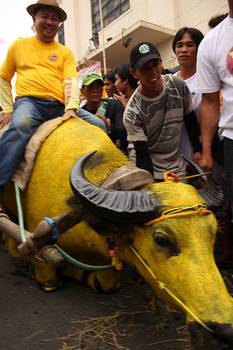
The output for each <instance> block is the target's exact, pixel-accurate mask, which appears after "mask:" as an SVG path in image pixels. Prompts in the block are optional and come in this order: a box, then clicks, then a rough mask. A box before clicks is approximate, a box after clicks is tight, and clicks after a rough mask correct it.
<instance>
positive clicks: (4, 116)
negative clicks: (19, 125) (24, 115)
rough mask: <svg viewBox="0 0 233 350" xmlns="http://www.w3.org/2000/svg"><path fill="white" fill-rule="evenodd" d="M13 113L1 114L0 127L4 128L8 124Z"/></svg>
mask: <svg viewBox="0 0 233 350" xmlns="http://www.w3.org/2000/svg"><path fill="white" fill-rule="evenodd" d="M12 116H13V113H5V114H3V113H2V114H0V129H3V128H4V127H5V126H6V125H7V124H9V123H10V122H11V119H12Z"/></svg>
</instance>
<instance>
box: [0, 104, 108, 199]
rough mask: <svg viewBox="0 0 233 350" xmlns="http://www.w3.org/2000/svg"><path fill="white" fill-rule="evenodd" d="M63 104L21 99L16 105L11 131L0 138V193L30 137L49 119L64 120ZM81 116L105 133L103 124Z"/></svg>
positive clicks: (88, 116) (85, 115)
mask: <svg viewBox="0 0 233 350" xmlns="http://www.w3.org/2000/svg"><path fill="white" fill-rule="evenodd" d="M63 114H64V105H63V104H62V103H61V102H59V101H56V100H54V99H41V98H34V97H20V98H18V99H16V102H15V104H14V111H13V118H12V121H11V123H10V125H9V128H8V129H7V130H6V131H5V132H4V134H3V135H2V137H1V138H0V193H1V192H2V191H3V189H4V187H5V186H6V185H7V183H9V182H10V180H11V178H12V177H13V175H14V173H15V171H16V169H17V167H18V165H19V163H20V161H21V159H22V158H23V155H24V150H25V147H26V144H27V142H28V141H29V139H30V137H31V136H32V135H33V133H34V132H35V131H36V129H37V128H38V127H39V126H40V125H41V124H42V123H43V122H46V121H47V120H50V119H53V118H56V117H61V116H63ZM78 114H79V117H80V118H82V119H84V120H86V121H87V122H89V123H91V124H94V125H96V126H99V127H100V128H102V129H103V130H104V131H106V128H105V124H104V122H103V121H102V120H101V119H99V118H98V117H96V116H94V115H92V114H91V113H89V112H87V111H85V110H83V109H80V111H79V113H78Z"/></svg>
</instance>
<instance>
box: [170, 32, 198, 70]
mask: <svg viewBox="0 0 233 350" xmlns="http://www.w3.org/2000/svg"><path fill="white" fill-rule="evenodd" d="M175 53H176V57H177V60H178V63H179V65H180V66H181V67H182V66H184V67H185V66H186V67H196V57H197V47H196V44H195V42H194V40H193V39H192V37H191V35H190V34H189V33H184V35H183V37H182V39H181V40H179V41H177V43H176V47H175Z"/></svg>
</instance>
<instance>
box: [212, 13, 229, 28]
mask: <svg viewBox="0 0 233 350" xmlns="http://www.w3.org/2000/svg"><path fill="white" fill-rule="evenodd" d="M227 16H228V13H224V14H222V15H216V16H213V17H211V19H210V20H209V22H208V26H209V28H211V29H213V28H215V27H216V26H217V25H218V24H219V23H221V22H222V21H223V20H224V19H225V18H226V17H227Z"/></svg>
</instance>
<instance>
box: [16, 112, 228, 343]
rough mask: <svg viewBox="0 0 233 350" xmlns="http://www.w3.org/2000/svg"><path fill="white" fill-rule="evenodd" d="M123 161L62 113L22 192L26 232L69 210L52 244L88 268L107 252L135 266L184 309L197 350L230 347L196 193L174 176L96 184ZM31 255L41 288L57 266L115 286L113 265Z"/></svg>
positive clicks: (221, 291) (221, 290) (53, 278)
mask: <svg viewBox="0 0 233 350" xmlns="http://www.w3.org/2000/svg"><path fill="white" fill-rule="evenodd" d="M93 151H96V153H92V152H93ZM126 164H128V160H127V158H126V156H125V155H124V154H122V153H121V151H120V150H119V149H117V148H116V147H115V146H114V145H113V144H112V143H111V141H110V139H109V138H108V136H107V135H105V134H104V133H103V132H102V131H101V130H99V129H98V128H96V127H94V126H92V125H89V124H87V123H85V122H84V121H82V120H79V119H78V118H72V119H69V120H67V121H66V122H64V123H63V124H62V125H61V126H59V127H58V128H57V129H56V130H55V131H54V132H53V133H52V134H50V136H49V137H48V138H47V140H46V141H45V142H44V144H43V145H42V147H41V149H40V151H39V153H38V156H37V159H36V162H35V166H34V169H33V173H32V176H31V180H30V182H29V184H28V186H27V189H26V191H25V193H24V198H23V203H24V205H23V206H24V215H25V223H26V228H27V230H28V231H30V232H33V230H34V229H35V227H36V226H37V224H38V222H40V221H41V220H43V218H44V217H50V218H52V217H56V216H59V215H60V214H63V213H66V212H70V211H71V212H72V213H73V215H74V216H75V215H76V216H77V218H78V219H77V222H78V223H77V224H76V225H75V226H73V227H72V228H70V229H69V230H67V231H66V232H64V233H62V234H60V235H59V237H58V239H57V242H56V244H57V245H58V246H59V247H60V248H62V249H63V250H64V251H65V252H66V253H68V254H69V255H70V256H71V257H73V258H75V259H78V260H79V261H81V262H83V263H86V264H89V265H97V266H99V265H106V264H110V263H111V261H112V260H114V258H115V262H116V265H119V264H120V262H123V263H124V262H125V263H127V264H130V265H132V266H134V267H135V268H136V269H137V270H138V272H139V274H140V275H141V276H142V278H143V279H144V280H145V281H147V282H148V284H149V285H150V286H151V287H152V288H153V290H154V291H155V292H156V293H157V294H159V295H160V296H161V297H162V298H163V299H164V300H165V301H167V302H169V303H170V304H173V305H175V306H177V307H178V308H180V309H182V310H183V311H184V312H185V314H186V315H187V321H188V323H189V325H190V329H191V333H192V334H193V335H195V337H194V341H193V344H194V346H196V348H197V349H207V348H208V349H221V346H222V344H224V346H226V344H228V347H229V349H232V348H233V328H232V326H233V304H232V298H231V296H230V295H229V293H228V291H227V289H226V287H225V284H224V282H223V279H222V277H221V275H220V273H219V271H218V269H217V267H216V265H215V262H214V257H213V246H214V241H215V234H216V226H217V224H216V220H215V217H214V215H213V214H212V212H211V211H209V210H208V209H207V208H206V203H205V200H204V198H203V196H204V190H203V196H202V195H200V193H198V192H197V190H196V189H195V188H194V187H192V186H190V185H187V184H183V183H178V182H172V181H168V182H162V183H156V184H148V185H145V186H144V187H143V188H140V189H130V190H128V191H127V190H124V191H120V190H117V189H109V188H106V187H102V186H101V184H102V183H103V182H104V181H105V180H106V179H108V178H109V176H110V175H111V174H112V173H113V172H114V171H115V170H116V169H118V168H119V167H122V166H124V165H126ZM70 174H71V175H70ZM70 178H71V180H70ZM129 188H130V183H129ZM74 195H75V196H74ZM71 197H74V198H72V199H70V198H71ZM68 203H69V204H68ZM111 245H112V246H111ZM113 252H114V254H112V255H114V257H110V255H111V253H113ZM116 252H117V253H116ZM33 262H34V266H35V276H36V279H37V280H38V282H39V283H40V284H42V285H43V286H44V287H45V288H46V287H48V288H53V287H54V288H55V287H56V286H57V285H58V284H59V278H60V274H61V273H62V274H64V275H67V276H72V277H73V278H76V279H78V280H81V281H85V282H86V283H87V284H88V285H90V286H91V287H92V288H93V289H96V290H103V291H105V292H108V291H112V290H114V289H115V288H117V287H118V286H119V278H120V271H119V268H120V267H119V266H117V268H118V269H117V268H116V269H115V268H113V269H106V270H103V271H102V270H101V271H89V272H87V271H86V272H83V270H82V269H81V268H78V267H77V266H74V265H72V264H66V265H65V266H64V267H63V268H62V269H60V270H57V269H55V267H53V266H51V265H49V264H48V263H46V262H45V261H44V260H43V259H40V258H37V257H35V258H33ZM200 334H205V337H204V338H201V337H200ZM206 339H207V340H206ZM224 348H225V347H224Z"/></svg>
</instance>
